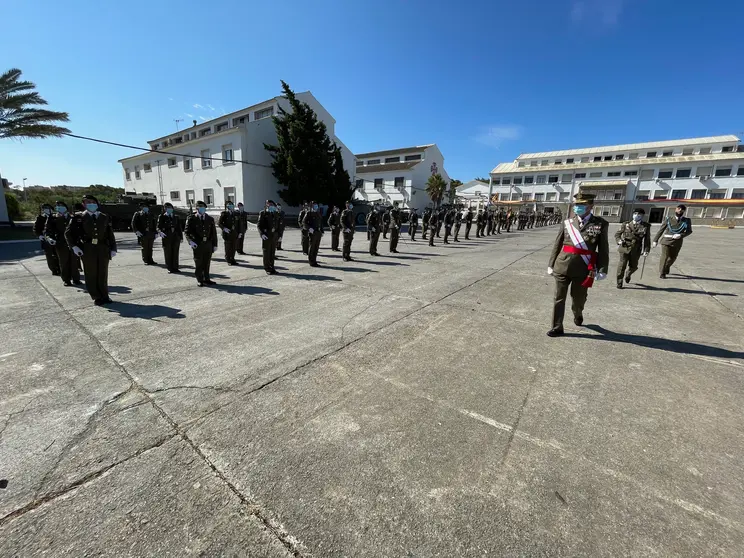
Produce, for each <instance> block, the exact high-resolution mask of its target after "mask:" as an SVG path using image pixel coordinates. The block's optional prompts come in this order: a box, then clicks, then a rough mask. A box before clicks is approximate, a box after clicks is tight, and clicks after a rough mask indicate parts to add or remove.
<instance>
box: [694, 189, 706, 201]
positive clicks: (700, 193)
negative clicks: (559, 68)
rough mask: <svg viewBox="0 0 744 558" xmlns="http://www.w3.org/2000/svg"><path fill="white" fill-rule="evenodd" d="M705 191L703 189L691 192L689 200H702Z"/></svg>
mask: <svg viewBox="0 0 744 558" xmlns="http://www.w3.org/2000/svg"><path fill="white" fill-rule="evenodd" d="M706 191H707V190H704V189H699V190H693V191H692V192H690V199H691V200H704V199H705V192H706Z"/></svg>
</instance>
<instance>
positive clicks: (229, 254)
mask: <svg viewBox="0 0 744 558" xmlns="http://www.w3.org/2000/svg"><path fill="white" fill-rule="evenodd" d="M217 226H218V227H219V228H220V230H221V231H222V240H224V241H225V261H226V262H227V263H228V265H235V264H236V263H237V262H236V261H235V251H236V249H237V247H238V234H240V233H239V230H240V216H239V215H238V214H237V213H236V212H235V211H230V210H225V211H223V212H222V213H221V214H220V219H219V221H218V222H217ZM225 230H227V232H225Z"/></svg>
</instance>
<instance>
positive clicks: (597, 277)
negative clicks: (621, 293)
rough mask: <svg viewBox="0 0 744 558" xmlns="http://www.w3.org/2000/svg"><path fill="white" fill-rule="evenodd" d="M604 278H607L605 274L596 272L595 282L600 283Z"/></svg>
mask: <svg viewBox="0 0 744 558" xmlns="http://www.w3.org/2000/svg"><path fill="white" fill-rule="evenodd" d="M605 278H607V274H606V273H602V272H601V271H598V272H597V276H596V279H597V281H601V280H602V279H605Z"/></svg>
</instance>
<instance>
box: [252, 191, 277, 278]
mask: <svg viewBox="0 0 744 558" xmlns="http://www.w3.org/2000/svg"><path fill="white" fill-rule="evenodd" d="M278 225H279V215H278V213H277V210H276V204H275V203H274V201H273V200H266V206H265V207H264V209H262V210H261V212H260V213H259V214H258V224H257V228H258V234H259V236H260V237H261V251H262V252H263V267H264V271H265V272H266V274H267V275H276V274H277V273H278V272H277V270H276V269H275V268H274V261H275V259H276V244H277V239H278V229H279V226H278Z"/></svg>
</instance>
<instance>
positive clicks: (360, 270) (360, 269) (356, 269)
mask: <svg viewBox="0 0 744 558" xmlns="http://www.w3.org/2000/svg"><path fill="white" fill-rule="evenodd" d="M365 263H366V262H365ZM321 266H322V267H324V268H325V269H334V270H336V271H345V272H347V273H365V272H367V273H379V271H377V270H376V269H369V268H366V267H341V266H338V265H327V264H321Z"/></svg>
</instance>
